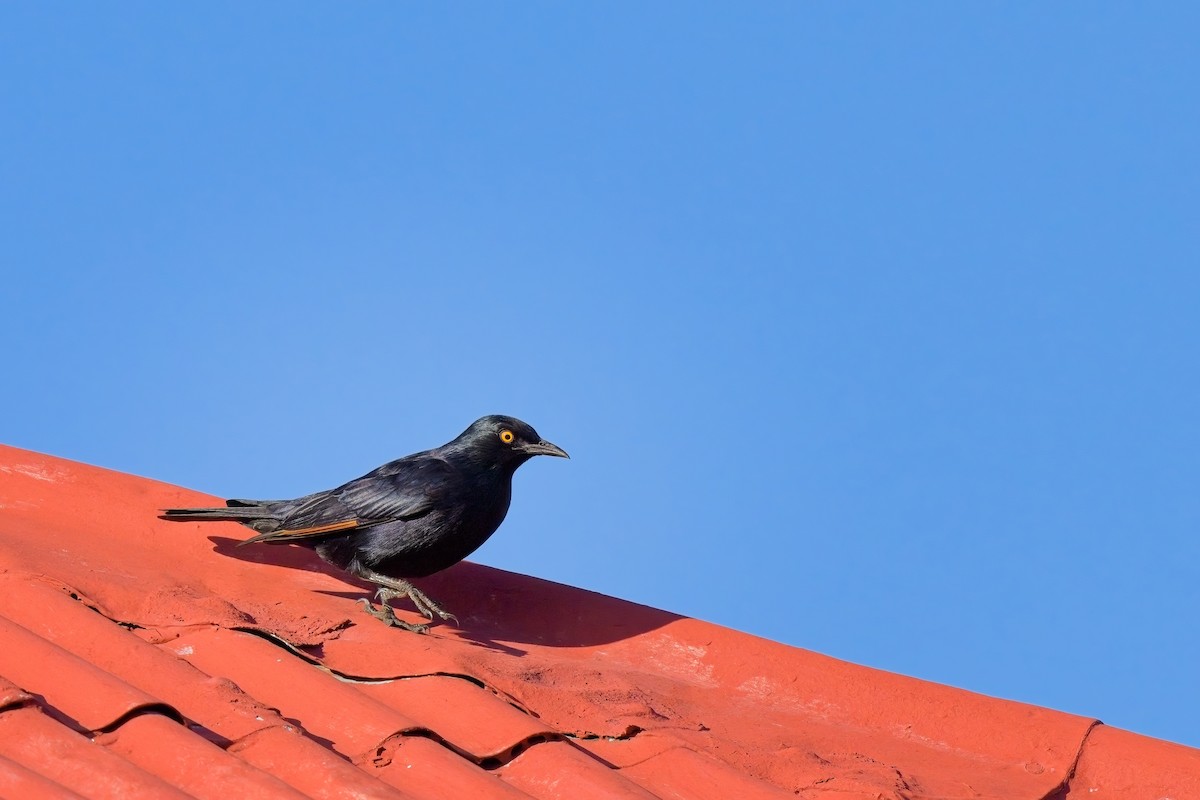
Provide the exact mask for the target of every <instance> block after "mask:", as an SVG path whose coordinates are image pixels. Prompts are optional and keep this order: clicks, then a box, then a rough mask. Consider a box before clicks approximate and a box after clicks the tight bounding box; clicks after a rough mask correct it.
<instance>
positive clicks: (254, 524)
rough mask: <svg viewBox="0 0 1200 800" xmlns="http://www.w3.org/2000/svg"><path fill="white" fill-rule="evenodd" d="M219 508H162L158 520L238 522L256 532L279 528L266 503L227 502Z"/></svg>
mask: <svg viewBox="0 0 1200 800" xmlns="http://www.w3.org/2000/svg"><path fill="white" fill-rule="evenodd" d="M226 502H227V503H229V505H228V506H224V507H221V508H164V509H162V511H161V513H160V514H159V515H158V516H159V519H165V520H169V521H171V522H240V523H242V524H243V525H249V526H250V527H251V528H254V529H255V530H257V531H269V530H273V529H275V528H277V527H279V518H278V517H277V516H276V515H275V514H274V513H273V512H272V511H271V509H270V508H269V506H268V504H267V503H263V502H260V501H256V500H228V501H226Z"/></svg>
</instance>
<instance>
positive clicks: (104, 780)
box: [0, 706, 188, 800]
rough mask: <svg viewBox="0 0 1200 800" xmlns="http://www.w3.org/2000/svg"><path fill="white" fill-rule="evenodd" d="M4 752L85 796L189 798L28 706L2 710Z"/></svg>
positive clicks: (0, 724) (156, 799)
mask: <svg viewBox="0 0 1200 800" xmlns="http://www.w3.org/2000/svg"><path fill="white" fill-rule="evenodd" d="M0 757H3V758H5V759H7V760H9V761H13V762H15V763H17V764H20V765H21V766H22V767H24V768H26V769H27V770H29V771H31V772H35V773H37V774H38V775H41V776H42V777H44V778H45V779H46V780H47V781H48V782H51V783H57V784H61V785H62V786H64V787H66V788H67V789H69V790H71V791H73V792H76V793H78V794H81V795H83V796H84V797H89V798H91V797H99V798H109V797H111V798H125V799H127V800H187V798H188V794H186V793H184V792H181V791H179V790H178V789H176V788H175V787H173V786H171V785H170V784H168V783H167V782H165V781H163V780H162V779H161V778H158V777H157V776H155V775H151V774H150V773H148V772H145V771H143V770H142V769H140V768H139V767H137V766H135V765H133V764H131V763H130V762H128V761H126V760H124V759H123V758H121V757H120V756H118V755H115V754H113V753H111V752H109V751H108V750H107V749H105V748H104V747H101V746H100V745H98V744H96V743H95V742H93V741H92V740H91V739H88V738H87V737H85V736H82V735H80V734H78V733H76V732H75V731H73V730H71V729H70V728H67V727H66V726H64V725H61V724H60V723H58V722H56V721H55V720H53V719H51V718H50V717H48V716H46V715H45V714H43V713H42V711H41V709H39V708H38V707H36V706H24V707H21V708H16V709H10V710H8V711H5V712H4V713H0Z"/></svg>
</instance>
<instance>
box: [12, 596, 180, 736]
mask: <svg viewBox="0 0 1200 800" xmlns="http://www.w3.org/2000/svg"><path fill="white" fill-rule="evenodd" d="M0 675H3V676H4V677H5V679H6V680H7V681H11V682H12V683H14V684H16V685H18V686H20V687H21V688H23V689H25V690H26V691H28V692H30V693H32V694H36V695H40V696H41V697H43V698H45V703H46V704H47V705H46V708H47V710H48V711H50V712H51V713H54V714H61V715H65V716H66V717H68V718H70V719H71V720H72V722H74V723H75V724H77V726H78V727H80V728H81V729H83V730H88V731H99V730H105V729H107V728H110V727H112V726H113V725H115V724H116V723H117V722H118V720H121V719H123V718H125V717H128V716H129V715H131V714H133V713H135V712H137V711H139V710H142V709H147V708H160V710H161V711H164V712H165V713H174V711H173V710H172V709H169V708H161V707H162V706H163V704H162V703H160V702H159V701H158V700H156V699H155V698H153V697H151V696H150V695H148V694H146V693H145V692H141V691H139V690H137V689H135V688H134V687H132V686H130V685H129V684H127V683H125V682H124V681H122V680H120V679H119V678H116V677H114V676H112V675H110V674H109V673H107V672H105V671H104V670H103V669H99V668H97V667H96V666H95V665H93V664H91V663H89V662H87V661H84V660H83V659H81V658H78V657H77V656H75V655H72V654H71V653H68V652H67V651H66V650H63V649H62V648H60V647H58V646H57V645H55V644H52V643H51V642H48V641H46V640H45V639H43V638H41V637H40V636H37V635H35V634H33V633H31V632H29V631H27V630H25V629H24V628H22V627H21V626H20V625H18V624H16V623H15V622H12V621H11V620H9V619H7V618H6V617H0Z"/></svg>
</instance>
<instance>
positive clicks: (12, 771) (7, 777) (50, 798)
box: [0, 756, 83, 800]
mask: <svg viewBox="0 0 1200 800" xmlns="http://www.w3.org/2000/svg"><path fill="white" fill-rule="evenodd" d="M0 797H2V798H4V800H83V798H82V796H81V795H79V794H76V793H75V792H72V791H71V790H70V789H68V788H67V787H65V786H63V785H62V784H61V783H56V782H55V781H52V780H50V779H49V778H47V777H46V776H44V775H39V774H37V773H36V772H34V771H33V770H31V769H28V768H26V767H24V766H22V765H20V764H18V763H16V762H15V761H12V760H11V759H8V758H5V757H4V756H0Z"/></svg>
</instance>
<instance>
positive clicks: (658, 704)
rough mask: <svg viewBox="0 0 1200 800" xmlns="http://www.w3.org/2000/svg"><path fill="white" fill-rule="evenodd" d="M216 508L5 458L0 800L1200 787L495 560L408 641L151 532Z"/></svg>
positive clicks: (999, 716)
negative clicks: (172, 512) (446, 615)
mask: <svg viewBox="0 0 1200 800" xmlns="http://www.w3.org/2000/svg"><path fill="white" fill-rule="evenodd" d="M211 501H212V498H208V497H205V496H203V495H198V494H197V493H194V492H189V491H187V490H184V489H179V488H177V487H171V486H166V485H164V484H160V483H155V482H153V481H148V480H144V479H140V478H135V477H132V476H128V475H121V474H118V473H113V472H108V471H105V470H100V469H96V468H92V467H87V466H84V465H81V464H72V463H70V462H66V461H62V460H59V459H54V458H50V457H48V456H41V455H38V454H35V453H28V452H24V451H20V450H15V449H12V448H3V447H0V674H2V675H4V676H5V678H7V680H5V678H0V796H4V795H5V793H9V794H11V793H14V792H16V793H17V794H18V796H20V797H22V798H24V797H33V798H38V797H43V796H45V797H50V796H68V794H69V792H72V791H74V792H76V793H78V794H79V795H82V796H86V797H89V798H96V800H103V799H104V798H125V797H130V796H138V793H139V792H140V793H141V796H154V797H170V796H178V795H179V794H180V793H181V792H186V793H187V794H189V795H192V796H203V795H206V794H207V795H208V796H229V795H231V794H233V793H234V790H235V789H240V790H242V791H241V793H242V795H244V796H251V795H258V796H277V797H286V796H297V795H300V796H307V797H313V798H322V800H325V799H326V798H327V799H328V800H348V799H349V798H352V797H353V798H379V799H380V800H434V798H445V797H472V798H496V797H499V798H511V799H512V800H518V798H526V800H528V798H530V797H535V798H540V799H542V800H552V799H553V798H561V797H571V798H583V799H585V800H587V799H590V798H602V797H613V798H630V799H632V798H641V800H648V798H650V797H654V796H658V797H661V798H667V797H688V798H701V800H702V799H703V798H706V797H721V798H727V797H739V798H755V797H762V798H767V797H779V796H792V797H796V796H799V797H809V798H819V797H855V796H861V797H873V798H900V797H902V798H906V799H911V800H932V798H941V799H945V798H963V799H964V800H965V798H977V799H978V798H991V799H992V800H1001V799H1002V798H1003V799H1004V800H1008V799H1009V798H1015V797H1055V798H1059V797H1065V796H1066V794H1065V792H1067V790H1068V788H1070V789H1074V788H1077V787H1078V786H1082V785H1084V784H1086V785H1087V787H1088V792H1089V794H1090V796H1095V797H1097V798H1098V800H1103V798H1104V797H1108V796H1111V797H1114V798H1115V797H1118V796H1121V795H1120V794H1119V792H1120V791H1122V790H1123V791H1131V789H1130V788H1129V787H1134V786H1139V785H1141V786H1154V787H1161V792H1160V793H1159V794H1158V795H1156V797H1157V796H1173V795H1170V794H1169V792H1170V791H1175V792H1177V793H1178V794H1179V796H1181V797H1182V796H1186V792H1187V791H1191V790H1192V789H1194V788H1195V786H1194V781H1193V782H1191V783H1189V781H1191V780H1192V778H1191V776H1192V775H1193V774H1194V773H1195V771H1196V769H1197V766H1196V763H1197V762H1196V759H1197V758H1198V757H1200V753H1198V752H1197V751H1195V750H1192V749H1190V748H1183V747H1177V746H1173V745H1169V744H1167V743H1163V742H1156V741H1155V740H1152V739H1147V738H1145V737H1139V736H1136V735H1134V734H1128V733H1125V732H1122V731H1115V730H1113V729H1108V728H1105V727H1103V726H1099V725H1097V723H1096V722H1095V721H1094V720H1090V719H1087V718H1083V717H1076V716H1072V715H1068V714H1061V713H1058V712H1054V711H1049V710H1047V709H1041V708H1035V707H1032V706H1026V705H1022V704H1019V703H1010V702H1006V701H1002V700H996V699H993V698H987V697H982V696H980V695H975V694H972V693H970V692H963V691H960V690H957V689H951V688H948V687H944V686H937V685H935V684H930V683H926V682H923V681H918V680H914V679H911V678H905V677H902V676H898V675H892V674H889V673H886V672H881V671H878V670H873V669H868V668H865V667H859V666H855V665H853V664H846V663H844V662H840V661H837V660H836V659H831V658H827V657H825V656H821V655H819V654H816V653H810V652H807V651H804V650H799V649H797V648H791V647H786V646H784V645H780V644H777V643H774V642H768V641H765V640H762V639H758V638H755V637H752V636H747V635H745V634H742V633H738V632H736V631H731V630H728V629H725V628H721V627H719V626H715V625H710V624H707V623H703V622H700V621H697V620H689V619H686V618H682V617H679V616H677V615H674V614H670V613H667V612H663V611H658V610H656V609H650V608H646V607H644V606H638V605H635V604H632V603H626V602H623V601H620V600H617V599H615V598H608V597H603V596H601V595H597V594H594V593H591V592H585V591H582V590H578V589H573V588H571V587H565V586H561V585H558V584H553V583H550V582H547V581H540V580H537V579H535V578H528V577H525V576H519V575H513V574H511V573H506V572H502V571H500V570H493V569H489V568H487V567H483V566H480V565H475V564H468V563H463V564H460V565H458V566H457V567H454V568H452V569H450V570H447V571H445V572H443V573H439V574H438V575H435V576H432V577H430V578H428V579H425V580H423V581H422V588H423V589H425V590H426V591H428V592H429V593H430V594H431V595H433V596H435V597H437V598H438V599H439V601H440V602H443V603H444V604H446V605H447V606H448V607H450V608H452V609H454V610H455V611H456V612H457V613H459V615H460V618H461V619H462V624H461V626H458V627H455V626H450V625H439V626H437V627H435V628H434V630H433V631H432V632H431V634H430V635H427V636H415V635H410V634H408V633H407V632H404V631H397V630H394V629H389V628H387V627H385V626H383V625H380V624H378V623H377V622H376V621H375V620H373V619H371V618H370V617H367V616H366V615H364V614H362V612H361V610H360V609H359V608H358V606H357V604H356V602H355V600H356V599H357V598H358V597H361V596H364V595H365V594H366V590H365V587H363V586H362V585H361V584H358V583H356V582H355V581H353V580H351V579H348V578H346V577H345V576H344V575H342V574H340V573H338V572H337V571H335V570H333V569H331V568H329V567H328V566H327V565H324V564H323V563H322V562H320V561H319V560H318V559H316V558H315V556H314V555H313V554H312V553H310V552H308V551H305V550H302V549H300V548H267V547H248V548H236V547H234V544H235V542H236V541H237V540H239V539H241V538H244V537H245V535H246V534H245V531H244V530H243V529H242V528H240V527H238V526H236V525H232V524H229V525H212V526H201V525H198V524H195V525H179V524H177V525H168V524H165V523H162V522H160V521H159V520H157V518H156V510H157V509H158V508H162V507H168V506H187V505H205V504H208V503H210V502H211ZM47 543H52V546H47ZM399 613H400V614H401V615H402V616H406V618H409V619H413V620H416V616H415V614H414V613H413V612H412V611H405V610H404V609H400V611H399ZM52 673H53V674H52ZM181 720H182V722H181ZM1081 748H1082V751H1081ZM1080 752H1082V755H1081V756H1080V757H1079V760H1078V763H1076V755H1077V754H1079V753H1080ZM63 756H67V757H69V759H70V762H69V763H70V764H72V765H75V766H70V767H67V766H64V763H65V762H63V761H62V758H63ZM202 776H210V779H209V780H208V781H207V782H206V783H199V781H202V780H203V778H202ZM1155 791H1159V789H1158V788H1156V789H1155ZM56 792H57V794H56ZM1105 792H1108V794H1104V793H1105Z"/></svg>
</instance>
